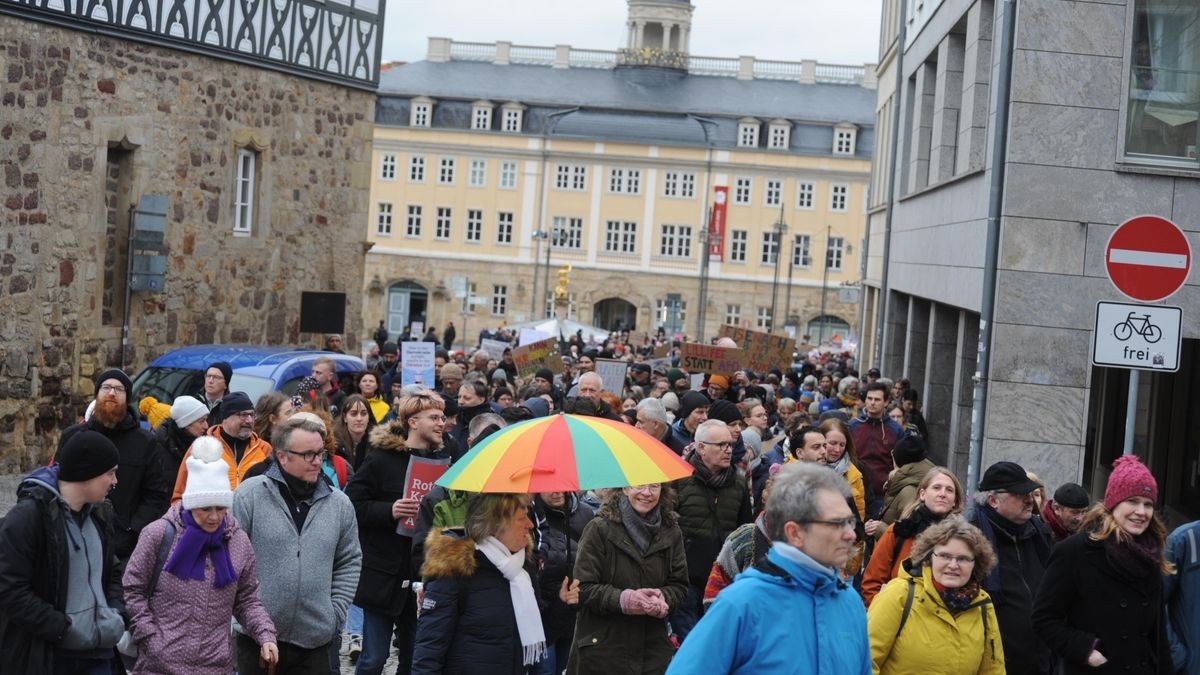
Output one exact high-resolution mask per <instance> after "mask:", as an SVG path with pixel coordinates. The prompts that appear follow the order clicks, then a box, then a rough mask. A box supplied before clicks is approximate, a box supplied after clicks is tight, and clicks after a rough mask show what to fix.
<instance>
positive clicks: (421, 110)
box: [408, 96, 434, 129]
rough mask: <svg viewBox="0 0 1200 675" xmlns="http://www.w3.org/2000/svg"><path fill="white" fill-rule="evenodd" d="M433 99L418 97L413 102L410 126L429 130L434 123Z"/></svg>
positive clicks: (409, 117)
mask: <svg viewBox="0 0 1200 675" xmlns="http://www.w3.org/2000/svg"><path fill="white" fill-rule="evenodd" d="M433 103H434V102H433V99H430V98H426V97H424V96H418V97H416V98H414V99H413V100H412V107H411V109H410V110H409V115H408V125H409V126H410V127H423V128H426V129H428V128H429V127H430V126H431V125H432V123H433Z"/></svg>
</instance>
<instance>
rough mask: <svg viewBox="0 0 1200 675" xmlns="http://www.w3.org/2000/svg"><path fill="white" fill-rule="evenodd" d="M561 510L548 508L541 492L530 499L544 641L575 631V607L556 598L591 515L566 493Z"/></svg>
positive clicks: (592, 515)
mask: <svg viewBox="0 0 1200 675" xmlns="http://www.w3.org/2000/svg"><path fill="white" fill-rule="evenodd" d="M566 497H567V503H566V504H564V505H563V507H562V508H561V509H555V508H551V507H549V506H547V505H546V502H545V501H543V500H542V496H541V495H537V496H535V497H534V498H533V509H532V511H533V513H532V515H533V523H534V525H535V526H536V529H535V530H534V531H533V537H534V539H533V550H534V561H535V563H536V564H537V569H538V604H540V605H541V606H542V626H544V627H545V630H546V642H548V643H549V642H554V641H555V640H561V639H564V638H569V637H571V635H572V634H573V633H574V632H575V612H576V609H577V608H576V607H573V606H570V605H567V604H566V603H564V602H563V601H562V600H559V599H558V591H559V589H560V588H561V587H562V582H563V579H565V578H567V575H569V574H570V573H571V570H572V569H574V568H575V553H576V551H577V550H578V549H579V538H580V537H581V536H583V528H584V527H585V526H587V524H588V523H589V522H591V520H592V518H594V517H595V515H594V514H593V513H592V510H591V509H590V508H588V507H587V506H585V505H583V504H581V503H580V502H579V498H578V497H577V496H576V495H575V493H574V492H568V493H567V495H566Z"/></svg>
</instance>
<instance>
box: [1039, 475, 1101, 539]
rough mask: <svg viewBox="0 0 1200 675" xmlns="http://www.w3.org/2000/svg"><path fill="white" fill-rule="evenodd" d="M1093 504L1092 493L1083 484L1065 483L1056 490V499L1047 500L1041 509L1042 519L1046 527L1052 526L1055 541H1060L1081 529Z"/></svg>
mask: <svg viewBox="0 0 1200 675" xmlns="http://www.w3.org/2000/svg"><path fill="white" fill-rule="evenodd" d="M1091 504H1092V498H1091V495H1089V494H1088V493H1087V490H1085V489H1084V488H1083V486H1082V485H1078V484H1076V483H1063V484H1062V485H1060V486H1058V489H1057V490H1055V491H1054V499H1051V500H1050V501H1048V502H1046V505H1045V506H1043V507H1042V509H1041V513H1042V520H1043V521H1044V522H1045V523H1046V527H1048V528H1050V533H1051V534H1053V535H1054V541H1055V542H1060V541H1062V540H1064V539H1066V538H1067V537H1069V536H1071V535H1073V534H1075V533H1076V532H1078V531H1079V526H1080V525H1081V524H1082V523H1083V517H1084V516H1085V515H1087V511H1088V508H1089V507H1090V506H1091Z"/></svg>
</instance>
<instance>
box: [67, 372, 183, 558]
mask: <svg viewBox="0 0 1200 675" xmlns="http://www.w3.org/2000/svg"><path fill="white" fill-rule="evenodd" d="M132 389H133V383H132V382H130V380H129V376H128V375H126V374H125V373H124V372H123V371H121V370H118V369H116V368H113V369H111V370H106V371H104V372H103V373H101V374H100V376H99V377H97V378H96V392H95V394H96V408H95V410H93V411H92V417H91V419H89V420H87V421H86V422H82V423H80V424H76V425H74V426H70V427H67V428H66V430H64V431H63V432H62V435H61V436H59V438H58V452H56V453H55V459H54V461H55V463H57V462H58V461H59V459H58V458H59V453H61V452H62V450H63V448H65V447H66V445H67V443H69V442H70V440H71V438H72V437H73V436H75V434H78V433H82V432H84V431H94V432H96V433H99V434H100V435H102V436H104V437H105V438H107V439H108V440H109V441H111V442H112V444H113V445H115V446H116V447H117V453H118V455H119V457H120V459H119V461H118V463H117V464H118V469H117V476H118V478H120V480H119V481H118V482H117V483H116V487H115V488H114V489H113V491H112V493H111V494H109V495H108V499H109V501H111V502H112V506H113V515H114V519H113V521H112V525H113V528H114V532H113V539H112V546H113V550H114V551H115V552H116V554H117V558H118V559H119V560H121V561H122V563H123V562H124V561H126V560H128V559H129V554H130V553H133V547H134V546H136V545H137V538H138V534H140V533H141V531H142V528H143V527H145V526H146V525H149V524H150V523H151V522H153V521H155V520H157V519H158V517H159V516H161V515H162V514H163V512H165V511H166V510H167V506H168V505H169V497H170V483H169V482H168V481H169V478H168V477H167V476H165V475H164V474H163V462H162V459H161V458H162V456H163V449H162V447H161V446H160V445H159V443H158V439H157V438H155V437H154V434H153V433H151V432H150V430H148V429H143V428H142V427H141V425H140V424H139V423H138V417H137V415H136V414H135V413H134V411H133V407H132V406H130V405H129V403H127V401H128V396H129V392H130V391H131V390H132Z"/></svg>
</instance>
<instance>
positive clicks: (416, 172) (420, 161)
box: [408, 155, 425, 183]
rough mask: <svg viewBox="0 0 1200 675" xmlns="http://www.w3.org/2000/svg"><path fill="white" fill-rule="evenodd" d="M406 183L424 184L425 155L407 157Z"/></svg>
mask: <svg viewBox="0 0 1200 675" xmlns="http://www.w3.org/2000/svg"><path fill="white" fill-rule="evenodd" d="M408 182H410V183H424V182H425V155H409V157H408Z"/></svg>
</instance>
